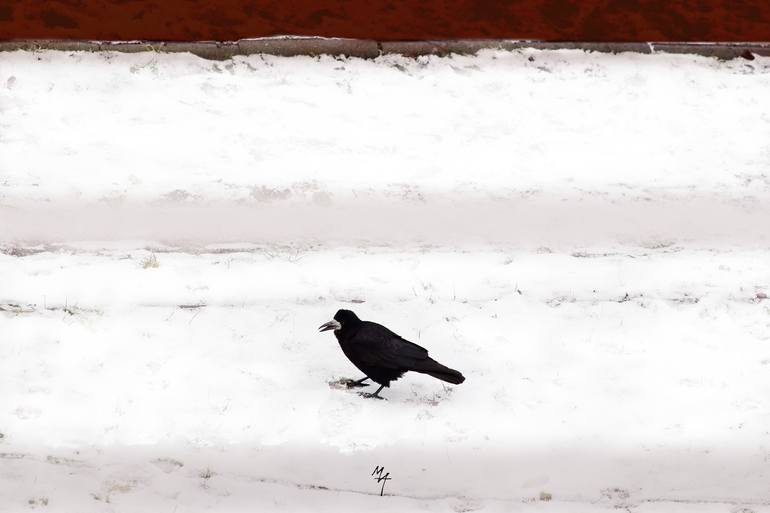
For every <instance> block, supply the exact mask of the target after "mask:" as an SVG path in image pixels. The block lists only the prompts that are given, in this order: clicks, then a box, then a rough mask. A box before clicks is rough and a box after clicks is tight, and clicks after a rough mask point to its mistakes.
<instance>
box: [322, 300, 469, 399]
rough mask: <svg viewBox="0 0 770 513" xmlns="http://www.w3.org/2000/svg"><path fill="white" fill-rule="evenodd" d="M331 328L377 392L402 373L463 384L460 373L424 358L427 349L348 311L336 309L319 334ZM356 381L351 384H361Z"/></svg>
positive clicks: (463, 379) (426, 354) (346, 354)
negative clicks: (375, 385)
mask: <svg viewBox="0 0 770 513" xmlns="http://www.w3.org/2000/svg"><path fill="white" fill-rule="evenodd" d="M330 329H334V335H335V337H337V341H338V342H339V344H340V348H342V352H343V353H345V356H347V357H348V359H349V360H350V361H351V362H352V363H353V365H355V366H356V367H358V369H359V370H361V372H363V373H364V374H366V376H367V377H368V378H370V379H372V380H373V381H375V382H377V383H379V384H380V388H379V390H377V392H375V393H374V394H371V396H373V397H379V395H378V393H379V392H380V390H382V389H383V387H389V386H390V382H391V381H395V380H397V379H398V378H400V377H401V376H403V375H404V373H405V372H408V371H414V372H421V373H423V374H428V375H430V376H433V377H434V378H438V379H440V380H442V381H446V382H448V383H453V384H455V385H459V384H460V383H462V382H463V381H465V377H463V375H462V374H460V372H458V371H456V370H454V369H450V368H449V367H445V366H444V365H441V364H440V363H438V362H437V361H436V360H434V359H432V358H431V357H430V356H428V350H427V349H425V348H424V347H420V346H418V345H417V344H415V343H412V342H409V341H408V340H406V339H404V338H401V337H400V336H398V335H396V334H395V333H393V332H392V331H390V330H389V329H388V328H386V327H385V326H382V325H380V324H377V323H375V322H369V321H362V320H361V319H359V318H358V316H357V315H356V314H355V313H353V312H352V311H350V310H339V311H338V312H337V313H336V314H335V315H334V321H331V322H328V323H326V324H324V325H323V326H321V328H320V330H321V331H326V330H330ZM361 381H363V380H359V381H358V382H355V383H359V384H360V383H361Z"/></svg>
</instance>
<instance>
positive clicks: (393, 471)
mask: <svg viewBox="0 0 770 513" xmlns="http://www.w3.org/2000/svg"><path fill="white" fill-rule="evenodd" d="M768 90H770V59H766V58H757V59H756V60H754V61H744V60H735V61H728V62H720V61H717V60H714V59H709V58H704V57H696V56H688V55H656V54H653V55H637V54H619V55H608V54H592V53H586V52H582V51H574V50H570V51H567V50H562V51H535V50H523V51H515V52H495V51H482V52H480V53H479V54H478V55H476V56H467V57H460V56H453V57H446V58H436V57H421V58H418V59H407V58H402V57H398V56H384V57H381V58H378V59H375V60H370V61H367V60H360V59H346V58H333V57H322V58H310V57H293V58H281V57H272V56H250V57H236V58H234V59H232V60H229V61H225V62H210V61H205V60H202V59H199V58H196V57H194V56H191V55H179V54H174V55H163V54H155V53H138V54H118V53H99V54H89V53H77V52H76V53H63V52H36V53H33V52H9V53H2V54H0V511H9V512H20V511H29V510H34V509H40V510H41V511H48V512H60V511H61V512H73V511H78V512H84V513H90V512H103V511H104V512H145V511H180V512H181V511H185V512H187V511H189V512H204V511H212V512H213V511H216V512H241V511H321V512H325V511H330V512H331V511H335V512H336V511H372V512H375V513H377V512H386V511H394V512H396V511H399V512H401V511H428V512H443V511H456V512H465V511H484V512H498V511H500V512H502V511H525V512H529V511H532V512H541V511H542V512H556V513H563V512H567V511H581V512H583V511H585V512H593V511H614V510H618V509H619V510H626V511H634V512H641V513H647V512H664V511H665V512H673V513H677V512H682V513H685V512H687V513H689V512H694V511H698V512H701V511H703V512H712V511H713V512H731V513H739V512H743V513H749V512H755V513H759V512H762V511H765V512H767V511H770V407H768V404H767V399H766V398H767V397H770V300H768V294H770V264H769V263H768V262H770V246H768V242H769V240H768V237H769V236H770V232H769V231H768V226H770V202H769V201H768V199H770V94H767V91H768ZM338 308H350V309H353V310H355V311H356V312H357V313H358V314H359V315H360V316H361V317H362V318H364V319H370V320H375V321H377V322H380V323H382V324H385V325H386V326H388V327H390V328H391V329H393V330H394V331H396V332H397V333H399V334H400V335H402V336H403V337H405V338H407V339H409V340H412V341H414V342H417V343H419V344H421V345H424V346H425V347H427V348H428V349H429V350H430V352H431V355H432V356H433V357H434V358H436V359H437V360H439V361H441V362H442V363H444V364H446V365H448V366H450V367H453V368H457V369H459V370H461V371H462V372H463V374H464V375H465V376H466V378H467V381H466V382H465V383H464V384H462V385H460V386H451V385H447V384H442V383H441V382H440V381H437V380H435V379H432V378H430V377H428V376H424V375H419V374H407V375H406V376H405V377H404V378H402V379H401V380H399V381H397V382H395V383H394V384H393V385H392V387H391V388H390V389H386V390H384V392H383V395H384V396H385V397H387V399H388V400H387V401H376V400H367V399H364V398H362V397H360V396H358V395H357V394H356V391H349V390H344V389H340V388H338V387H335V386H333V383H334V381H335V380H338V379H340V378H355V379H358V378H359V377H361V376H360V375H359V373H358V371H357V370H356V369H355V368H354V367H353V366H352V365H351V364H350V363H349V362H348V361H347V360H346V359H345V357H344V356H343V355H342V353H341V351H340V350H339V347H338V345H337V343H336V341H335V340H334V337H333V336H332V335H331V334H330V333H321V334H319V333H317V327H318V326H319V325H320V324H322V323H323V322H325V321H327V320H329V319H330V318H331V316H332V315H333V314H334V312H335V311H336V310H337V309H338ZM376 466H384V467H385V472H387V473H389V474H390V477H391V478H392V479H390V480H389V481H387V482H386V483H385V487H384V496H382V497H381V496H380V491H381V486H382V483H378V482H377V481H376V480H375V479H374V477H373V476H372V471H373V470H374V468H375V467H376Z"/></svg>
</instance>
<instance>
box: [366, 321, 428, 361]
mask: <svg viewBox="0 0 770 513" xmlns="http://www.w3.org/2000/svg"><path fill="white" fill-rule="evenodd" d="M352 350H353V351H354V352H355V354H356V357H357V358H358V359H359V360H360V361H361V362H362V363H364V364H368V365H373V366H377V367H387V368H392V369H404V368H412V367H414V366H415V365H416V364H417V363H418V362H420V361H423V360H425V359H427V358H428V350H427V349H425V348H424V347H420V346H418V345H417V344H415V343H413V342H409V341H408V340H406V339H403V338H401V337H400V336H398V335H396V334H395V333H393V332H392V331H390V330H389V329H388V328H386V327H385V326H381V325H379V324H376V323H373V322H365V323H364V325H363V326H362V327H361V329H359V331H358V332H357V333H356V335H355V343H354V344H352Z"/></svg>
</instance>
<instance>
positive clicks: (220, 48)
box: [0, 37, 770, 60]
mask: <svg viewBox="0 0 770 513" xmlns="http://www.w3.org/2000/svg"><path fill="white" fill-rule="evenodd" d="M488 48H492V49H502V50H515V49H519V48H535V49H541V50H559V49H582V50H587V51H592V52H602V53H621V52H636V53H653V52H656V53H677V54H683V53H686V54H695V55H703V56H707V57H716V58H718V59H734V58H738V57H743V58H747V59H751V58H753V57H754V56H755V55H761V56H770V43H740V44H734V43H676V42H673V43H648V42H633V43H594V42H545V41H516V40H499V39H489V40H487V39H466V40H463V39H460V40H446V41H397V42H378V41H373V40H367V39H327V38H317V37H312V38H287V37H280V38H264V39H243V40H240V41H224V42H222V41H198V42H192V41H191V42H168V41H130V42H102V41H56V40H28V41H6V42H0V52H3V51H15V50H27V51H36V50H59V51H65V52H73V51H85V52H102V51H116V52H126V53H135V52H146V51H154V52H166V53H176V52H190V53H192V54H194V55H197V56H199V57H202V58H204V59H210V60H224V59H229V58H232V57H234V56H236V55H252V54H260V53H261V54H269V55H281V56H294V55H311V56H315V55H344V56H348V57H360V58H364V59H372V58H375V57H378V56H380V55H383V54H401V55H405V56H407V57H419V56H421V55H439V56H442V55H449V54H473V53H476V52H478V51H479V50H483V49H488Z"/></svg>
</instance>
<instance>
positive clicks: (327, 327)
mask: <svg viewBox="0 0 770 513" xmlns="http://www.w3.org/2000/svg"><path fill="white" fill-rule="evenodd" d="M341 327H342V324H340V323H338V322H337V321H333V320H332V321H329V322H327V323H326V324H322V325H321V326H319V328H318V331H329V330H338V329H340V328H341Z"/></svg>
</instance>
